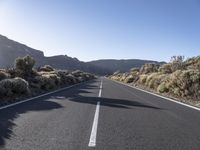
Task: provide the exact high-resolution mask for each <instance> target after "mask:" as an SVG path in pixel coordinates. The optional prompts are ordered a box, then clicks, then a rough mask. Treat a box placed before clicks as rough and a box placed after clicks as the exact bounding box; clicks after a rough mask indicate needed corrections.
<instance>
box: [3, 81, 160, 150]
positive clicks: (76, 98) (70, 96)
mask: <svg viewBox="0 0 200 150" xmlns="http://www.w3.org/2000/svg"><path fill="white" fill-rule="evenodd" d="M91 83H93V82H91ZM98 86H99V85H98ZM98 86H96V85H92V84H83V85H80V86H77V87H76V88H71V89H69V90H65V91H62V92H58V93H55V94H51V95H49V96H45V97H43V98H38V99H35V100H34V101H29V102H26V103H22V104H19V105H16V106H13V107H10V108H7V109H3V110H0V148H1V147H3V146H4V145H5V140H6V139H10V137H11V136H12V134H14V133H13V127H14V126H16V124H15V120H16V119H17V118H18V117H20V115H21V114H24V113H27V112H30V111H50V110H53V109H59V108H62V107H63V106H62V105H61V104H60V103H59V102H58V101H67V102H68V101H72V102H77V103H85V104H93V105H96V104H97V102H98V101H100V102H101V105H102V106H108V107H115V108H123V109H132V108H134V107H140V108H148V109H160V108H157V107H154V106H150V105H147V104H144V103H141V102H137V101H134V100H127V99H111V98H103V97H101V98H100V97H95V96H96V95H97V93H94V90H96V91H99V87H98Z"/></svg>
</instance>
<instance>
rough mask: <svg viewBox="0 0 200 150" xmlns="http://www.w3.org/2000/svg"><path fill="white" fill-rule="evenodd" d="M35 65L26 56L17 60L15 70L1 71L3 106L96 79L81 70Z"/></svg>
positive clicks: (0, 102) (0, 89)
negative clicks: (35, 66) (37, 66)
mask: <svg viewBox="0 0 200 150" xmlns="http://www.w3.org/2000/svg"><path fill="white" fill-rule="evenodd" d="M35 63H36V62H35V60H34V59H33V58H32V57H30V56H25V57H23V58H17V59H16V60H15V67H14V68H7V69H0V99H1V101H0V104H1V105H3V104H7V103H10V102H13V101H16V100H17V99H19V98H20V99H21V98H25V97H31V96H35V95H38V94H41V93H45V92H48V91H51V90H54V89H58V88H61V87H64V86H68V85H73V84H76V83H80V82H84V81H87V80H91V79H94V78H95V76H94V75H92V74H90V73H86V72H82V71H80V70H76V71H68V70H56V69H54V68H52V67H51V66H49V65H45V66H42V67H40V68H37V69H34V65H35Z"/></svg>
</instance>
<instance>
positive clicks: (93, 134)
mask: <svg viewBox="0 0 200 150" xmlns="http://www.w3.org/2000/svg"><path fill="white" fill-rule="evenodd" d="M102 85H103V82H102V81H101V85H100V89H99V97H101V93H102ZM99 109H100V101H98V102H97V106H96V111H95V115H94V121H93V125H92V131H91V135H90V140H89V144H88V146H89V147H95V146H96V137H97V126H98V120H99Z"/></svg>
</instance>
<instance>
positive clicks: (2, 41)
mask: <svg viewBox="0 0 200 150" xmlns="http://www.w3.org/2000/svg"><path fill="white" fill-rule="evenodd" d="M26 55H30V56H32V57H34V59H35V60H36V67H39V66H42V65H45V64H48V65H51V66H52V67H54V68H57V69H68V70H76V69H79V70H83V71H87V72H91V73H96V74H101V75H104V74H111V73H113V72H114V71H116V70H120V71H124V72H125V71H128V70H130V69H131V68H132V67H141V65H143V64H144V63H152V62H154V63H157V62H155V61H146V60H134V59H133V60H112V59H110V60H97V61H91V62H82V61H79V60H78V59H77V58H72V57H69V56H67V55H57V56H52V57H45V56H44V53H43V52H42V51H39V50H35V49H33V48H30V47H28V46H26V45H24V44H21V43H18V42H15V41H13V40H10V39H8V38H7V37H5V36H2V35H0V68H6V67H12V66H13V65H14V61H15V59H16V58H17V57H22V56H26Z"/></svg>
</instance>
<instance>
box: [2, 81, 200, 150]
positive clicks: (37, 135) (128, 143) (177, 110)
mask: <svg viewBox="0 0 200 150" xmlns="http://www.w3.org/2000/svg"><path fill="white" fill-rule="evenodd" d="M101 81H102V82H101ZM97 104H98V105H97ZM0 149H6V150H87V149H89V150H90V149H97V150H200V111H198V110H195V109H192V108H189V107H186V106H183V105H180V104H177V103H174V102H171V101H168V100H165V99H162V98H160V97H157V96H154V95H151V94H148V93H145V92H142V91H139V90H137V89H133V88H131V87H128V86H125V85H121V84H119V83H116V82H113V81H110V80H108V79H105V78H102V79H97V80H93V81H89V82H87V83H83V84H79V85H77V86H74V87H72V88H70V89H66V90H64V91H60V92H57V93H54V94H50V95H48V96H44V97H42V98H37V99H35V100H32V101H28V102H25V103H22V104H18V105H15V106H12V107H9V108H5V109H2V110H0Z"/></svg>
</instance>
